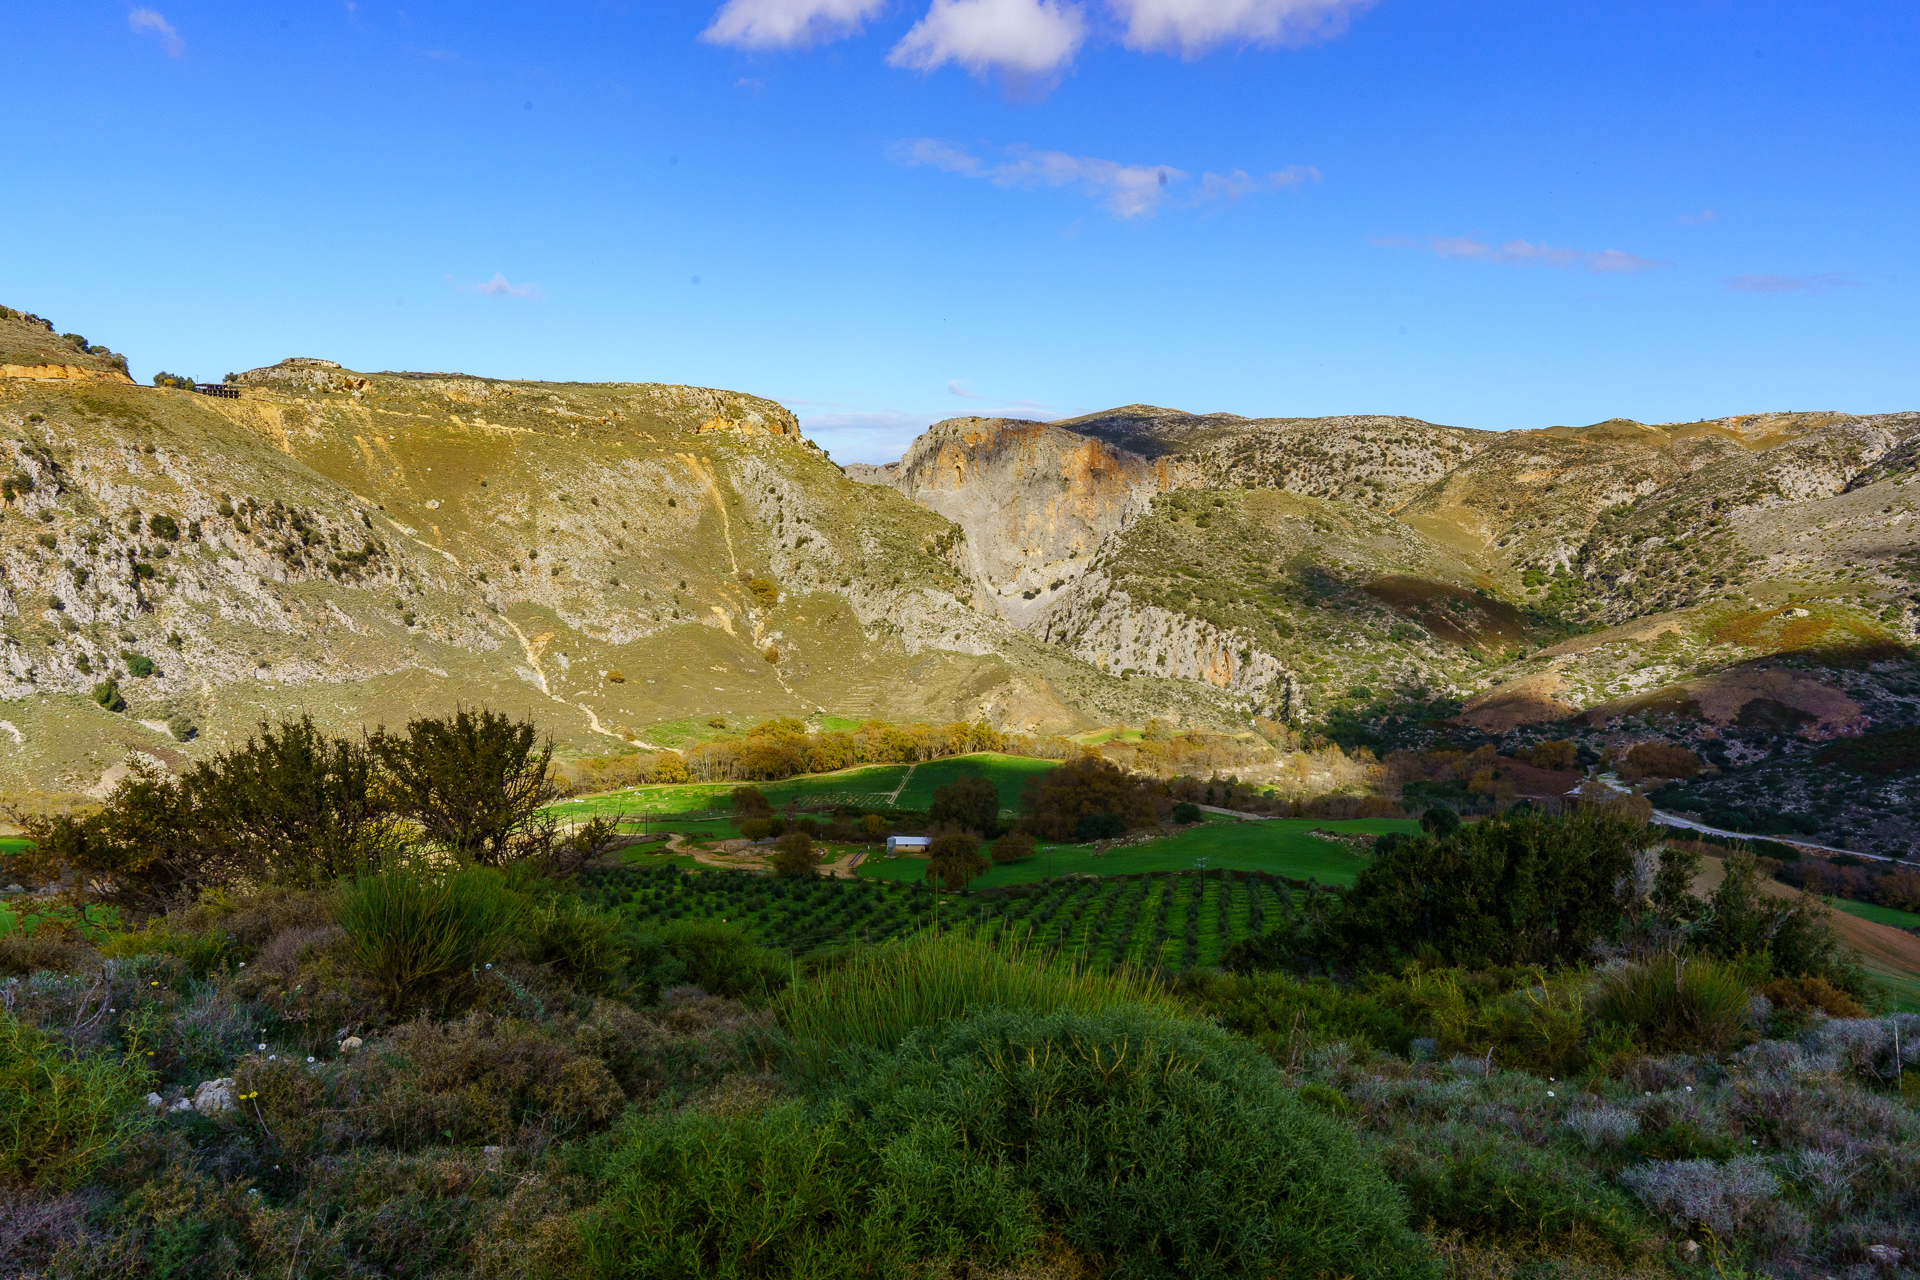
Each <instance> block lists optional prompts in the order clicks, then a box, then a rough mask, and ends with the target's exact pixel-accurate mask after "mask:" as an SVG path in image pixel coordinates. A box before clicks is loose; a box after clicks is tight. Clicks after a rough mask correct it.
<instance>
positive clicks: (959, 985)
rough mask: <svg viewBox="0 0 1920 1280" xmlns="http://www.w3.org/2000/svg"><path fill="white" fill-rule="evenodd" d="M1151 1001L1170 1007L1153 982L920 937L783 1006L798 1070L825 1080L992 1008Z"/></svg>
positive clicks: (977, 941)
mask: <svg viewBox="0 0 1920 1280" xmlns="http://www.w3.org/2000/svg"><path fill="white" fill-rule="evenodd" d="M1135 1001H1147V1002H1151V1003H1158V1004H1163V1005H1167V1006H1168V1007H1171V1001H1170V999H1169V997H1168V996H1167V995H1166V993H1165V992H1164V991H1162V990H1161V989H1160V988H1159V987H1158V986H1156V985H1154V983H1153V982H1152V980H1151V979H1147V978H1144V977H1140V976H1137V975H1135V974H1134V973H1132V972H1131V971H1129V970H1126V969H1121V970H1118V971H1116V972H1112V973H1105V972H1098V971H1091V970H1082V969H1079V968H1076V967H1075V966H1074V965H1072V964H1071V963H1069V962H1067V961H1065V960H1061V959H1048V958H1043V957H1042V956H1040V955H1038V954H1033V953H1028V952H1024V951H1022V950H1021V949H1020V948H1018V947H1017V946H1012V945H1009V944H1007V943H1004V942H1000V943H996V942H990V941H988V940H987V939H986V938H984V937H978V936H974V935H970V934H959V933H947V934H934V933H916V934H913V935H910V936H908V937H906V938H902V939H901V940H900V941H898V942H893V943H889V944H887V945H886V946H883V947H879V948H876V949H875V950H874V951H873V952H872V953H870V954H868V955H866V956H863V957H861V958H859V959H857V960H855V961H854V962H852V963H850V964H847V965H844V966H842V967H840V968H838V969H835V970H833V971H832V972H830V973H827V974H824V975H822V976H821V977H820V978H819V979H818V980H816V981H813V982H809V983H806V984H804V985H801V986H797V987H795V988H794V989H793V990H792V991H791V992H789V993H788V995H787V997H786V998H785V1000H783V1001H782V1002H781V1005H780V1015H781V1021H782V1023H783V1024H784V1027H785V1029H786V1033H787V1037H788V1043H787V1050H788V1053H789V1055H790V1057H791V1059H792V1061H793V1064H794V1066H795V1067H796V1069H797V1070H798V1071H799V1072H800V1074H801V1075H802V1076H804V1077H807V1078H810V1079H813V1080H824V1079H828V1078H831V1077H832V1075H833V1074H834V1072H835V1070H836V1064H837V1063H838V1062H839V1061H840V1059H841V1057H842V1056H843V1055H845V1054H847V1053H849V1052H855V1053H857V1052H858V1051H861V1050H880V1051H883V1052H886V1051H891V1050H892V1049H893V1047H894V1046H895V1045H898V1044H899V1043H900V1041H901V1040H902V1039H904V1038H905V1037H906V1036H907V1035H908V1034H909V1033H911V1032H913V1031H916V1030H919V1029H921V1028H923V1027H933V1026H938V1025H940V1024H941V1023H944V1022H950V1021H952V1020H953V1019H955V1018H962V1017H965V1016H967V1015H968V1014H969V1013H978V1012H980V1011H982V1010H985V1009H988V1008H993V1007H995V1006H998V1007H1001V1008H1006V1009H1021V1010H1027V1011H1030V1012H1034V1013H1049V1012H1052V1011H1054V1010H1056V1009H1074V1010H1078V1011H1080V1012H1083V1013H1090V1012H1093V1011H1095V1010H1099V1009H1103V1008H1106V1007H1108V1006H1110V1005H1114V1004H1118V1003H1131V1002H1135Z"/></svg>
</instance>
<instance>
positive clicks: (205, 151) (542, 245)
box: [0, 0, 1920, 461]
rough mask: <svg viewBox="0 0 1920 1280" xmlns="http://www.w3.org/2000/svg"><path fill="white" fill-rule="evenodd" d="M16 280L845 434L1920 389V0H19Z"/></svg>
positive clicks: (1907, 398)
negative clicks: (728, 394) (1054, 420)
mask: <svg viewBox="0 0 1920 1280" xmlns="http://www.w3.org/2000/svg"><path fill="white" fill-rule="evenodd" d="M6 15H7V19H6V22H5V23H4V24H0V57H3V61H4V65H6V66H7V67H8V69H9V77H8V86H7V91H6V93H5V95H4V98H3V99H0V119H3V120H4V121H5V126H6V127H5V131H4V137H5V140H6V142H5V145H6V161H5V165H4V168H0V197H3V198H0V302H4V303H6V304H8V305H11V306H15V307H20V308H24V309H28V310H32V311H36V312H38V313H40V314H42V315H45V316H48V317H50V318H52V319H53V320H54V321H55V322H56V323H57V324H58V325H59V326H60V327H61V328H62V329H63V330H77V331H79V332H82V333H84V334H86V335H87V336H88V337H89V338H91V339H92V340H94V341H96V342H105V343H108V344H109V345H111V346H113V347H114V348H115V349H116V350H120V351H124V352H125V353H126V354H127V355H128V356H129V357H130V358H131V360H132V365H133V369H134V372H135V374H136V376H138V377H141V378H142V379H143V380H144V379H145V378H147V377H150V376H151V375H152V374H153V373H154V372H156V371H158V370H161V369H166V370H169V371H172V372H176V373H186V374H190V375H193V376H197V377H200V378H203V379H207V378H217V377H219V376H220V375H221V374H223V373H226V372H228V371H229V370H238V369H244V368H248V367H251V366H254V365H260V364H266V363H271V362H272V361H275V360H278V359H280V358H282V357H284V356H289V355H315V356H325V357H328V358H331V359H336V360H339V361H341V362H343V363H345V364H347V365H349V366H351V367H354V368H360V369H442V370H462V371H466V372H472V373H481V374H488V375H494V376H501V377H528V378H545V379H559V380H583V381H597V380H611V379H623V380H644V381H666V382H684V383H694V384H701V385H711V386H723V387H730V388H735V389H739V390H744V391H751V392H755V393H758V394H761V395H768V396H773V397H775V398H778V399H780V400H782V401H784V402H786V403H787V404H789V405H790V406H792V407H793V409H794V410H795V412H797V413H799V414H800V415H801V418H802V420H803V422H804V423H805V424H806V425H807V427H808V429H809V431H810V433H811V434H813V435H814V436H815V437H816V438H817V439H819V440H821V442H822V443H823V444H826V445H827V446H828V447H829V448H830V449H831V450H832V452H833V455H834V456H835V457H836V458H838V459H840V460H841V461H869V460H882V459H885V458H889V457H893V456H897V454H898V453H899V451H900V449H901V447H902V446H903V445H904V444H905V443H906V441H907V440H908V439H910V438H911V436H912V435H913V433H914V432H915V431H916V430H917V429H918V428H919V427H920V426H921V425H923V424H925V423H927V422H929V421H933V420H936V419H939V418H944V417H951V416H955V415H958V414H964V413H979V414H998V413H1011V414H1020V415H1025V416H1037V417H1054V416H1065V415H1071V414H1076V413H1083V412H1088V411H1091V410H1094V409H1099V408H1105V407H1109V406H1112V405H1116V404H1124V403H1128V402H1134V401H1142V402H1148V403H1154V404H1163V405H1171V406H1177V407H1180V408H1186V409H1192V410H1197V411H1211V410H1228V411H1232V412H1237V413H1243V414H1249V415H1263V416H1264V415H1310V414H1326V413H1348V412H1390V413H1406V414H1412V415H1415V416H1418V417H1422V418H1426V419H1428V420H1431V421H1436V422H1445V423H1452V424H1456V425H1461V426H1470V427H1481V428H1491V429H1509V428H1516V427H1540V426H1547V425H1551V424H1554V423H1569V424H1578V423H1584V422H1590V421H1596V420H1599V419H1602V418H1607V417H1612V416H1616V415H1618V416H1627V417H1634V418H1639V419H1642V420H1645V421H1672V420H1680V419H1687V418H1693V417H1698V416H1705V415H1720V414H1728V413H1742V412H1753V411H1759V410H1768V409H1812V408H1836V409H1848V410H1853V411H1857V412H1880V411H1887V410H1894V409H1913V408H1920V351H1917V350H1916V336H1917V334H1920V321H1917V320H1916V317H1917V316H1920V306H1916V303H1920V297H1916V286H1917V285H1920V262H1916V260H1915V257H1916V253H1917V252H1920V249H1917V248H1916V236H1915V234H1914V233H1915V226H1916V215H1915V212H1914V211H1915V210H1916V209H1920V128H1916V123H1917V122H1920V5H1916V4H1914V3H1873V2H1863V3H1852V4H1819V3H1771V2H1768V0H1739V2H1736V0H1664V2H1660V3H1634V2H1630V0H1629V2H1616V3H1610V4H1595V3H1578V2H1575V3H1557V4H1540V3H1537V2H1536V3H1482V4H1442V3H1437V2H1434V0H1375V2H1374V3H1371V4H1365V3H1355V2H1353V0H892V2H890V3H889V2H888V0H725V3H724V4H723V3H722V0H707V2H705V3H680V2H678V0H673V2H664V3H657V4H637V3H636V4H619V3H608V2H602V3H566V2H565V0H553V2H552V3H547V4H540V5H534V4H526V5H504V4H458V5H456V4H451V3H432V2H426V3H420V2H413V3H407V4H404V5H393V4H388V3H384V2H383V0H355V2H354V3H345V2H343V0H254V2H252V3H245V4H242V3H235V2H215V0H193V2H188V0H146V2H145V3H142V4H138V5H129V4H124V3H121V4H106V3H96V2H95V0H62V2H61V3H58V4H54V3H24V2H22V0H14V2H13V3H10V4H8V5H7V6H6Z"/></svg>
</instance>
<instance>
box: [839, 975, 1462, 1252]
mask: <svg viewBox="0 0 1920 1280" xmlns="http://www.w3.org/2000/svg"><path fill="white" fill-rule="evenodd" d="M851 1094H852V1098H853V1101H854V1103H855V1106H856V1108H857V1111H858V1113H859V1114H860V1115H862V1116H863V1117H864V1123H863V1125H862V1133H863V1137H864V1139H865V1141H867V1142H868V1143H870V1144H871V1147H872V1150H873V1153H874V1159H875V1161H876V1162H889V1161H897V1162H900V1163H907V1162H911V1163H912V1164H913V1165H915V1166H918V1167H922V1168H925V1167H927V1166H929V1165H932V1166H934V1167H939V1166H940V1165H942V1164H948V1165H952V1164H959V1163H962V1162H966V1161H979V1162H980V1163H981V1164H983V1165H986V1166H987V1168H993V1167H994V1166H996V1165H997V1166H1001V1167H1003V1168H1004V1167H1005V1166H1008V1165H1010V1166H1012V1167H1013V1169H1015V1170H1017V1171H1018V1175H1019V1176H1020V1178H1021V1179H1022V1180H1023V1181H1024V1182H1025V1184H1026V1186H1027V1188H1028V1190H1029V1192H1030V1194H1031V1195H1032V1197H1033V1202H1034V1205H1035V1208H1036V1210H1037V1212H1038V1215H1039V1217H1040V1219H1041V1220H1042V1221H1043V1222H1044V1223H1045V1224H1046V1225H1047V1226H1048V1227H1049V1228H1050V1229H1051V1230H1053V1231H1055V1232H1057V1233H1058V1234H1059V1236H1060V1237H1061V1238H1062V1239H1064V1240H1065V1241H1066V1243H1068V1244H1069V1245H1071V1246H1072V1247H1073V1248H1074V1249H1075V1250H1076V1251H1077V1252H1079V1253H1082V1254H1084V1255H1087V1256H1089V1257H1092V1258H1096V1259H1099V1260H1100V1262H1101V1263H1102V1264H1103V1265H1102V1266H1101V1268H1100V1270H1101V1271H1102V1272H1103V1273H1104V1274H1108V1275H1113V1276H1116V1277H1129V1278H1132V1277H1138V1278H1142V1280H1144V1278H1145V1277H1160V1276H1168V1277H1171V1276H1227V1275H1259V1276H1269V1277H1283V1276H1299V1277H1308V1276H1323V1275H1334V1274H1339V1275H1348V1276H1367V1277H1385V1276H1416V1275H1425V1274H1428V1273H1429V1271H1430V1262H1429V1260H1428V1257H1427V1251H1426V1247H1425V1245H1424V1244H1423V1242H1422V1241H1421V1240H1420V1239H1419V1237H1418V1236H1416V1235H1415V1234H1414V1233H1413V1232H1412V1231H1409V1230H1408V1229H1407V1227H1406V1221H1405V1219H1406V1207H1405V1203H1404V1201H1403V1200H1402V1199H1401V1197H1400V1196H1399V1195H1398V1194H1397V1193H1396V1192H1395V1191H1394V1189H1393V1187H1392V1186H1391V1184H1389V1183H1388V1182H1387V1180H1386V1179H1385V1178H1384V1177H1382V1176H1381V1174H1380V1170H1379V1169H1378V1167H1377V1166H1375V1165H1373V1164H1372V1163H1371V1162H1370V1161H1369V1160H1368V1159H1367V1158H1366V1157H1365V1156H1364V1155H1363V1153H1362V1151H1361V1149H1360V1147H1359V1145H1358V1143H1357V1142H1356V1141H1355V1139H1354V1137H1353V1135H1352V1134H1351V1133H1350V1132H1349V1131H1348V1130H1347V1129H1345V1128H1344V1127H1343V1126H1341V1125H1340V1124H1339V1123H1338V1122H1336V1121H1334V1120H1332V1119H1330V1118H1328V1117H1327V1116H1325V1115H1322V1114H1320V1113H1318V1112H1315V1111H1312V1110H1310V1109H1308V1108H1306V1107H1303V1106H1301V1105H1300V1104H1299V1102H1298V1101H1297V1100H1296V1099H1295V1098H1294V1097H1293V1095H1292V1093H1291V1091H1290V1090H1288V1089H1287V1088H1286V1087H1285V1085H1284V1083H1283V1081H1282V1079H1281V1076H1280V1074H1279V1073H1278V1072H1277V1071H1275V1070H1274V1068H1273V1066H1272V1065H1271V1064H1270V1063H1268V1062H1267V1061H1266V1060H1265V1059H1264V1058H1262V1057H1261V1056H1260V1055H1259V1054H1258V1053H1257V1052H1256V1051H1255V1050H1254V1049H1253V1048H1252V1046H1250V1045H1247V1044H1245V1043H1244V1042H1242V1041H1239V1040H1237V1039H1236V1038H1234V1037H1233V1036H1231V1035H1230V1034H1228V1033H1226V1032H1223V1031H1221V1030H1219V1029H1218V1028H1214V1027H1210V1026H1208V1025H1207V1024H1205V1023H1201V1022H1197V1021H1193V1020H1189V1019H1185V1018H1179V1017H1175V1016H1170V1015H1169V1014H1168V1013H1166V1012H1164V1011H1161V1010H1157V1009H1153V1008H1149V1007H1146V1006H1141V1005H1115V1006H1112V1007H1109V1008H1106V1009H1103V1010H1100V1011H1097V1012H1091V1013H1083V1012H1077V1011H1071V1010H1059V1011H1055V1012H1051V1013H1032V1012H1024V1011H1012V1010H1006V1009H998V1010H994V1011H992V1012H989V1013H986V1014H983V1015H981V1016H979V1017H976V1018H972V1019H968V1020H965V1021H962V1022H956V1023H953V1024H951V1025H948V1026H945V1027H936V1028H931V1029H928V1030H925V1031H922V1032H920V1033H917V1034H915V1035H913V1036H911V1037H909V1038H908V1040H907V1041H906V1042H905V1043H904V1044H902V1045H901V1046H900V1048H899V1049H898V1050H897V1051H896V1052H895V1053H893V1054H892V1055H889V1056H887V1057H886V1058H884V1059H882V1060H879V1061H876V1062H874V1063H873V1064H872V1065H871V1066H870V1068H869V1070H868V1071H867V1073H866V1074H865V1076H864V1078H863V1079H861V1080H860V1081H859V1082H858V1083H857V1084H856V1085H855V1087H854V1088H853V1089H852V1091H851ZM982 1152H990V1153H993V1156H992V1157H991V1160H990V1162H989V1161H988V1160H983V1159H982V1158H981V1156H980V1155H978V1154H976V1153H982ZM984 1172H985V1171H984V1170H983V1173H984ZM954 1180H956V1181H958V1180H959V1179H958V1178H957V1177H955V1179H954Z"/></svg>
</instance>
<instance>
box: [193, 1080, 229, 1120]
mask: <svg viewBox="0 0 1920 1280" xmlns="http://www.w3.org/2000/svg"><path fill="white" fill-rule="evenodd" d="M235 1105H236V1104H235V1103H234V1100H233V1077H232V1076H221V1077H220V1078H219V1079H218V1080H207V1081H204V1082H202V1084H201V1085H200V1087H199V1088H198V1089H195V1090H194V1091H193V1109H194V1110H195V1111H198V1112H199V1113H200V1114H201V1115H203V1116H215V1115H219V1114H220V1113H221V1112H223V1111H232V1110H233V1109H234V1106H235Z"/></svg>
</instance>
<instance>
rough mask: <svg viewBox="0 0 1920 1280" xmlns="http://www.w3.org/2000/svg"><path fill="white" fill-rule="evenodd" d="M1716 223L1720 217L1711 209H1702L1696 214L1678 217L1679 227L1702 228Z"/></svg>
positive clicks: (1685, 214)
mask: <svg viewBox="0 0 1920 1280" xmlns="http://www.w3.org/2000/svg"><path fill="white" fill-rule="evenodd" d="M1718 221H1720V215H1719V214H1717V213H1715V212H1714V211H1713V210H1711V209H1702V210H1701V211H1700V212H1698V213H1683V214H1681V215H1680V225H1681V226H1683V227H1704V226H1706V225H1707V224H1708V223H1709V222H1718Z"/></svg>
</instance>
